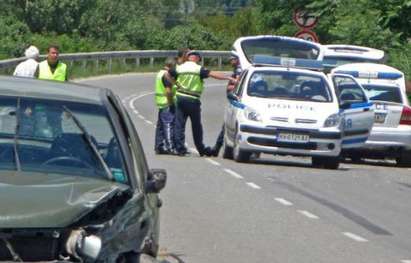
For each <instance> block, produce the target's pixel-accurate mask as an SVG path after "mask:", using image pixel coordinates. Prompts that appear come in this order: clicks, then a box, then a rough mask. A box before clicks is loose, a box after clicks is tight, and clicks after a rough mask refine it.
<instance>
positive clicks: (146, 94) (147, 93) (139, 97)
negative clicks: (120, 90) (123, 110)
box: [128, 92, 155, 111]
mask: <svg viewBox="0 0 411 263" xmlns="http://www.w3.org/2000/svg"><path fill="white" fill-rule="evenodd" d="M154 93H155V92H143V93H141V94H140V95H136V96H131V99H130V101H129V102H128V106H129V107H130V108H131V109H132V110H133V111H134V110H137V109H136V107H134V102H135V101H136V100H138V99H141V98H142V97H145V96H148V95H152V94H154Z"/></svg>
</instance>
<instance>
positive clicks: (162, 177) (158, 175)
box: [145, 169, 167, 193]
mask: <svg viewBox="0 0 411 263" xmlns="http://www.w3.org/2000/svg"><path fill="white" fill-rule="evenodd" d="M166 182H167V172H166V170H164V169H151V170H150V171H149V174H148V178H147V181H146V185H145V190H146V192H147V193H159V192H160V191H161V190H162V189H163V188H164V187H165V186H166Z"/></svg>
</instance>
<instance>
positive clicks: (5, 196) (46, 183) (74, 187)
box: [0, 171, 128, 229]
mask: <svg viewBox="0 0 411 263" xmlns="http://www.w3.org/2000/svg"><path fill="white" fill-rule="evenodd" d="M127 188H128V186H126V185H122V184H117V183H114V182H110V181H105V180H101V179H94V178H89V177H80V176H68V175H56V174H43V173H32V172H30V173H25V172H19V173H17V172H6V171H0V228H3V229H4V228H60V227H66V226H68V225H69V224H71V223H73V221H76V220H77V219H79V218H80V217H82V216H84V215H85V214H87V213H88V212H90V211H91V210H93V209H94V208H95V207H96V206H97V205H98V204H100V203H101V202H104V201H105V200H107V199H109V198H111V197H112V196H113V195H114V194H116V193H118V192H119V191H122V190H126V189H127Z"/></svg>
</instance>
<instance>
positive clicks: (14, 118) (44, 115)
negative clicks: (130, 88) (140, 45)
mask: <svg viewBox="0 0 411 263" xmlns="http://www.w3.org/2000/svg"><path fill="white" fill-rule="evenodd" d="M165 183H166V173H165V171H164V170H161V169H157V170H154V169H153V170H149V168H148V166H147V162H146V158H145V155H144V151H143V149H142V146H141V143H140V140H139V137H138V135H137V132H136V130H135V128H134V125H133V123H132V121H131V119H130V117H129V115H128V113H127V111H126V110H125V108H124V107H123V105H122V103H121V101H120V99H119V98H118V97H117V96H116V95H115V94H113V93H112V92H111V91H110V90H108V89H100V88H94V87H88V86H82V85H76V84H70V83H56V82H49V81H39V80H30V79H18V78H11V77H0V261H17V262H35V261H41V262H60V261H61V262H139V261H140V258H145V259H148V258H150V256H151V258H152V259H153V258H154V257H155V256H156V254H157V251H158V240H159V239H158V235H159V207H160V206H161V200H160V199H159V197H158V193H159V191H160V190H161V189H162V188H163V187H164V186H165ZM148 255H150V256H148Z"/></svg>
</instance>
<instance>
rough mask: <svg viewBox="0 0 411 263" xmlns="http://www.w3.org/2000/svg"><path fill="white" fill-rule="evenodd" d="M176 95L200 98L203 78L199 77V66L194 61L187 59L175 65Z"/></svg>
mask: <svg viewBox="0 0 411 263" xmlns="http://www.w3.org/2000/svg"><path fill="white" fill-rule="evenodd" d="M176 72H177V80H176V81H177V83H179V85H178V86H177V96H186V97H191V98H195V99H200V97H201V93H203V90H204V85H203V80H202V79H201V78H200V72H201V66H200V65H197V64H196V63H195V62H192V61H187V62H185V63H183V64H181V65H177V67H176Z"/></svg>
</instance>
